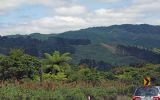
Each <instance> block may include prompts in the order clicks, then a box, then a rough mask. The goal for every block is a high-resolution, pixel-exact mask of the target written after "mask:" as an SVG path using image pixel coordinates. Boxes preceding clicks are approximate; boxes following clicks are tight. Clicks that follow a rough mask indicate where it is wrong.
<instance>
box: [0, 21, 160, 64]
mask: <svg viewBox="0 0 160 100" xmlns="http://www.w3.org/2000/svg"><path fill="white" fill-rule="evenodd" d="M5 37H8V38H9V39H8V40H9V41H10V39H11V40H12V41H13V42H14V41H16V40H18V39H20V38H21V39H22V37H23V39H22V40H23V41H24V40H27V38H28V37H29V39H30V40H29V41H28V42H30V43H29V44H32V42H34V41H39V42H38V43H37V44H35V48H34V50H33V51H34V52H36V53H37V55H38V53H39V52H51V51H53V50H60V51H61V52H71V53H72V57H73V59H74V60H73V62H74V63H78V62H79V61H80V60H81V59H95V60H96V61H104V62H107V63H110V64H117V65H128V64H131V63H135V62H136V63H139V62H145V59H139V58H137V57H135V56H132V55H131V56H130V55H127V56H121V55H116V54H115V53H114V52H115V51H116V50H115V47H116V46H117V45H124V46H141V47H143V48H147V49H153V48H160V26H158V25H148V24H140V25H133V24H123V25H112V26H108V27H91V28H86V29H80V30H76V31H67V32H63V33H61V34H40V33H33V34H30V35H9V36H5ZM12 38H14V39H12ZM2 39H3V40H6V39H5V38H4V37H3V38H2V37H1V38H0V40H2ZM66 41H67V42H68V43H65V42H66ZM75 41H76V42H77V44H74V45H73V42H75ZM5 43H7V42H5ZM5 43H4V41H1V42H0V53H3V52H4V51H5V50H6V49H7V48H10V46H9V45H8V46H4V45H3V47H2V45H1V44H5ZM42 45H43V47H42ZM13 47H22V48H24V49H27V50H29V51H32V49H31V48H30V47H27V43H26V45H25V46H23V44H21V46H19V44H18V42H17V44H16V43H15V44H14V46H12V48H13ZM113 47H114V48H113ZM42 48H43V49H42ZM3 50H4V51H3ZM7 50H8V49H7ZM39 50H41V51H39ZM111 50H114V52H113V51H111ZM1 51H3V52H1ZM34 52H32V53H33V54H34ZM142 58H143V57H142Z"/></svg>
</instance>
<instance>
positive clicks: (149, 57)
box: [116, 45, 160, 64]
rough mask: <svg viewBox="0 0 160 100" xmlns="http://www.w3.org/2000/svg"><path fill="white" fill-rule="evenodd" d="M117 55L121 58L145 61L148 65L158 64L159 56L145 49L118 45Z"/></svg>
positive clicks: (159, 61)
mask: <svg viewBox="0 0 160 100" xmlns="http://www.w3.org/2000/svg"><path fill="white" fill-rule="evenodd" d="M116 53H117V54H118V55H123V56H134V57H137V58H139V59H143V60H146V61H147V62H149V63H153V64H158V63H160V54H159V53H156V52H153V51H151V50H149V49H146V48H142V47H141V48H140V47H136V46H125V45H118V46H117V49H116Z"/></svg>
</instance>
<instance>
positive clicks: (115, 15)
mask: <svg viewBox="0 0 160 100" xmlns="http://www.w3.org/2000/svg"><path fill="white" fill-rule="evenodd" d="M0 4H1V6H0V35H8V34H30V33H34V32H39V33H43V34H49V33H60V32H64V31H68V30H77V29H81V28H87V27H93V26H109V25H114V24H153V25H160V0H0Z"/></svg>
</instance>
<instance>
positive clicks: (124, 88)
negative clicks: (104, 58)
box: [0, 49, 160, 100]
mask: <svg viewBox="0 0 160 100" xmlns="http://www.w3.org/2000/svg"><path fill="white" fill-rule="evenodd" d="M71 61H72V58H71V56H70V53H60V52H59V51H54V52H53V53H51V54H48V53H45V54H44V57H43V58H37V57H34V56H31V55H28V54H25V53H24V51H23V50H21V49H11V51H10V53H9V55H0V98H1V99H7V100H8V99H16V100H18V99H19V100H22V99H26V100H35V99H39V100H44V98H45V100H47V99H48V100H87V98H88V96H90V98H91V100H116V99H117V100H129V99H131V98H129V97H131V96H132V94H133V92H134V90H135V88H137V87H139V86H143V78H144V77H147V76H149V77H152V85H159V84H160V82H159V77H160V65H158V64H156V65H153V64H145V65H143V64H141V65H137V66H134V67H132V66H121V67H120V66H116V67H114V68H112V69H109V70H107V71H103V70H101V71H98V70H96V67H92V66H88V65H87V64H85V63H81V64H79V65H72V64H71V63H70V62H71Z"/></svg>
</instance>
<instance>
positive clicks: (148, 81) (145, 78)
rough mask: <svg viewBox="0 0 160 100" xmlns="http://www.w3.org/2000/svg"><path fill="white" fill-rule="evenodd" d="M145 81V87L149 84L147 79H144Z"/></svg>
mask: <svg viewBox="0 0 160 100" xmlns="http://www.w3.org/2000/svg"><path fill="white" fill-rule="evenodd" d="M145 80H146V81H147V82H146V84H145V86H147V85H148V84H149V80H148V78H145Z"/></svg>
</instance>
